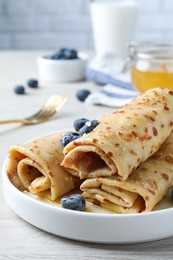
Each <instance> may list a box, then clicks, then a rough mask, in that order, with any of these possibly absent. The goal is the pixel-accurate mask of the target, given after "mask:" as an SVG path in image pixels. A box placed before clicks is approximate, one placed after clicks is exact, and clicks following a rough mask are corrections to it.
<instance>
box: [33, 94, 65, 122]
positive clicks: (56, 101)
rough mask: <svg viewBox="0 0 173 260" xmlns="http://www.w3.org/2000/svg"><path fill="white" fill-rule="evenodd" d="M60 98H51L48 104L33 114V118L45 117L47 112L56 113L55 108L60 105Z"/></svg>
mask: <svg viewBox="0 0 173 260" xmlns="http://www.w3.org/2000/svg"><path fill="white" fill-rule="evenodd" d="M61 98H62V97H61V96H58V95H57V96H55V95H54V96H52V97H51V98H50V100H48V102H46V104H45V105H44V106H43V107H42V108H41V109H40V110H39V111H38V112H37V114H35V116H39V117H40V116H42V114H43V115H45V114H46V113H47V112H50V111H51V110H53V111H56V106H57V105H58V104H59V103H60V101H61Z"/></svg>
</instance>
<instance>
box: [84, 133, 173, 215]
mask: <svg viewBox="0 0 173 260" xmlns="http://www.w3.org/2000/svg"><path fill="white" fill-rule="evenodd" d="M172 184H173V133H172V134H171V135H170V136H169V137H168V138H167V139H166V141H165V142H164V143H163V144H162V146H161V148H160V149H159V151H158V152H156V153H155V154H154V155H153V156H151V157H150V158H149V159H147V160H146V161H145V162H143V163H141V164H140V166H139V167H138V168H137V169H136V170H135V171H134V172H133V173H132V174H131V175H130V176H129V177H128V179H127V180H117V179H116V178H115V177H98V178H91V179H87V180H85V181H84V182H83V183H82V185H81V190H82V191H83V196H84V197H85V198H86V200H88V201H89V202H92V203H93V204H96V205H98V206H100V207H102V208H105V209H109V210H111V211H113V212H116V213H139V212H147V211H151V210H153V208H154V207H155V205H156V204H157V203H158V202H159V201H160V200H161V199H162V198H163V196H164V195H165V194H166V192H167V191H168V189H169V188H170V187H171V186H172Z"/></svg>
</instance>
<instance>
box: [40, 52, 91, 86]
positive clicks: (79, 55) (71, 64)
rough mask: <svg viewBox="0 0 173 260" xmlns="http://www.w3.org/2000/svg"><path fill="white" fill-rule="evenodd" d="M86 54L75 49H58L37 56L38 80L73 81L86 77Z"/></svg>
mask: <svg viewBox="0 0 173 260" xmlns="http://www.w3.org/2000/svg"><path fill="white" fill-rule="evenodd" d="M87 61H88V55H87V54H86V53H83V52H79V51H77V50H75V49H70V48H61V49H60V50H59V51H57V52H55V53H53V54H51V55H46V56H45V55H44V56H40V57H38V58H37V67H38V75H39V78H40V80H43V81H50V82H55V83H56V82H75V81H80V80H84V79H85V77H86V68H87Z"/></svg>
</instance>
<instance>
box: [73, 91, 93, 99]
mask: <svg viewBox="0 0 173 260" xmlns="http://www.w3.org/2000/svg"><path fill="white" fill-rule="evenodd" d="M90 93H91V92H90V91H89V90H88V89H80V90H78V91H77V93H76V97H77V99H79V100H80V101H85V99H86V98H87V97H88V96H89V94H90Z"/></svg>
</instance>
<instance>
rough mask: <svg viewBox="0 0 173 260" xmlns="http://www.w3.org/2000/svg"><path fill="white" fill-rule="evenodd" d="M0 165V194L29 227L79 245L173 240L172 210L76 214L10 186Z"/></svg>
mask: <svg viewBox="0 0 173 260" xmlns="http://www.w3.org/2000/svg"><path fill="white" fill-rule="evenodd" d="M5 167H6V161H5V162H4V165H3V192H4V196H5V199H6V201H7V203H8V205H9V206H10V208H11V209H12V210H13V211H14V212H15V213H16V214H17V215H19V216H20V217H21V218H22V219H24V220H25V221H27V222H29V223H30V224H32V225H34V226H36V227H37V228H40V229H42V230H45V231H47V232H49V233H52V234H54V235H57V236H61V237H65V238H70V239H74V240H79V241H85V242H93V243H106V244H122V243H124V244H125V243H138V242H146V241H152V240H158V239H162V238H167V237H170V236H173V208H167V209H162V210H158V211H153V212H149V213H141V214H125V215H118V214H109V213H106V214H105V213H88V212H78V211H77V212H76V211H73V210H67V209H63V208H60V207H57V206H56V205H55V204H53V203H52V204H51V203H45V202H43V201H40V200H38V199H37V198H35V197H31V196H29V195H28V194H27V193H25V192H21V191H19V190H18V189H17V188H15V186H14V185H13V184H12V183H11V182H10V180H9V178H8V176H7V173H6V170H5Z"/></svg>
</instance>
